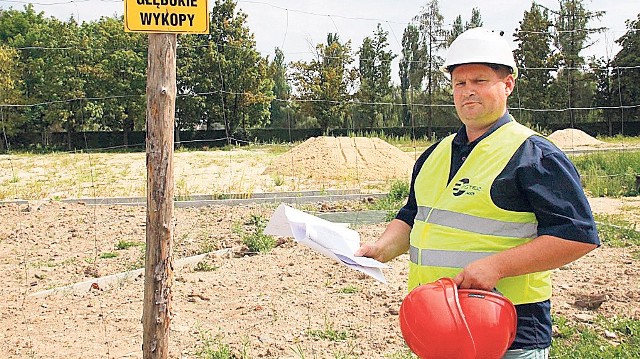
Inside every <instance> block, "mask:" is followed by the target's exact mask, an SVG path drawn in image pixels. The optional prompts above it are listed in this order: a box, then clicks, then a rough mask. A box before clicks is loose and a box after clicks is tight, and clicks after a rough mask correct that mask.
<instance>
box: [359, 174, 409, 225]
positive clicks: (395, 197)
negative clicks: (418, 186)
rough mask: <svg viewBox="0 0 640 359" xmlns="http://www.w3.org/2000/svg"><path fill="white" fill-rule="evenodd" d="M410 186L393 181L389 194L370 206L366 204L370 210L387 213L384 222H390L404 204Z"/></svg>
mask: <svg viewBox="0 0 640 359" xmlns="http://www.w3.org/2000/svg"><path fill="white" fill-rule="evenodd" d="M409 188H410V184H409V182H408V181H400V180H399V181H395V182H393V183H391V186H390V187H389V193H388V194H387V195H386V196H385V197H383V198H381V199H379V200H377V201H374V202H373V203H371V204H368V205H367V206H368V209H370V210H382V211H387V216H386V218H385V220H386V221H387V222H388V221H391V220H392V219H393V218H395V216H396V214H397V213H398V210H399V209H400V208H401V207H402V206H403V205H404V204H405V203H406V201H407V197H408V196H409Z"/></svg>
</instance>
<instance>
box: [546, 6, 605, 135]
mask: <svg viewBox="0 0 640 359" xmlns="http://www.w3.org/2000/svg"><path fill="white" fill-rule="evenodd" d="M559 5H560V10H559V11H558V12H555V14H556V19H555V28H556V34H555V45H556V47H557V48H558V50H559V51H560V66H561V69H560V70H559V72H558V76H557V81H556V84H555V88H556V91H558V95H559V96H556V99H558V100H560V101H562V102H560V103H558V105H560V106H562V105H564V107H566V108H569V109H570V110H569V111H568V112H567V115H568V117H569V118H568V120H569V121H568V122H569V123H570V126H571V127H574V126H575V122H576V117H577V115H578V114H577V113H576V111H574V110H573V108H576V107H588V106H589V105H590V104H591V98H592V96H593V88H592V87H591V83H589V81H588V78H587V77H585V74H584V71H583V68H582V67H583V65H584V64H585V61H584V58H583V57H582V56H581V55H580V52H581V51H582V50H584V49H586V48H588V47H589V46H591V45H592V43H589V36H590V35H591V34H594V33H597V32H602V31H603V30H604V28H589V27H588V25H589V22H590V21H592V20H595V19H599V18H600V17H602V15H604V11H594V12H592V11H588V10H587V9H586V8H585V7H584V5H583V1H582V0H559ZM562 89H566V91H562Z"/></svg>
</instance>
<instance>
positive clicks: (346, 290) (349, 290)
mask: <svg viewBox="0 0 640 359" xmlns="http://www.w3.org/2000/svg"><path fill="white" fill-rule="evenodd" d="M359 291H360V288H358V287H356V286H354V285H348V286H346V287H343V288H340V290H339V292H340V293H343V294H353V293H358V292H359Z"/></svg>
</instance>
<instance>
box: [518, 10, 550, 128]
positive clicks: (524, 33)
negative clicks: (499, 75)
mask: <svg viewBox="0 0 640 359" xmlns="http://www.w3.org/2000/svg"><path fill="white" fill-rule="evenodd" d="M551 27H552V22H551V20H550V19H549V14H548V10H546V9H542V8H541V7H539V6H537V5H536V4H532V5H531V8H530V9H529V11H525V12H524V16H523V19H522V20H521V21H520V27H519V28H518V29H516V33H515V34H514V36H515V38H516V43H517V44H518V47H517V48H516V50H515V51H514V56H515V59H516V63H517V65H518V72H519V75H518V80H517V81H516V85H517V90H516V92H515V94H514V95H515V96H511V97H510V100H511V101H517V105H518V107H524V108H525V109H544V108H549V107H550V101H549V96H550V95H549V94H550V91H549V87H550V85H551V83H552V82H553V76H552V73H551V68H554V67H556V66H557V61H556V57H555V56H554V53H553V49H552V47H551V44H552V42H553V38H552V34H551V32H550V29H551ZM549 117H550V115H549V114H548V113H544V112H542V113H540V112H536V113H535V116H534V115H532V114H531V113H530V112H527V113H523V114H521V115H520V118H519V120H520V121H522V122H529V123H533V124H541V125H542V126H546V125H548V123H549Z"/></svg>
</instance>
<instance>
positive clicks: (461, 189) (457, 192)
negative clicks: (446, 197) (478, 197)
mask: <svg viewBox="0 0 640 359" xmlns="http://www.w3.org/2000/svg"><path fill="white" fill-rule="evenodd" d="M469 182H471V181H470V180H469V179H468V178H462V179H460V180H459V181H458V182H456V184H455V185H454V186H453V195H454V196H456V197H458V196H462V195H463V194H466V195H467V196H473V195H475V194H476V192H478V191H482V187H481V186H474V185H472V184H469Z"/></svg>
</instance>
